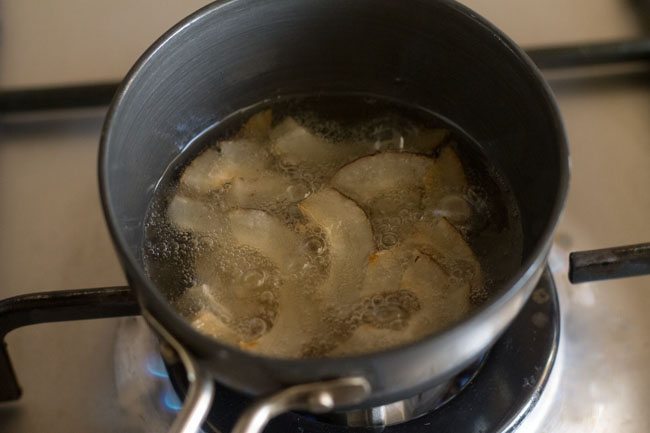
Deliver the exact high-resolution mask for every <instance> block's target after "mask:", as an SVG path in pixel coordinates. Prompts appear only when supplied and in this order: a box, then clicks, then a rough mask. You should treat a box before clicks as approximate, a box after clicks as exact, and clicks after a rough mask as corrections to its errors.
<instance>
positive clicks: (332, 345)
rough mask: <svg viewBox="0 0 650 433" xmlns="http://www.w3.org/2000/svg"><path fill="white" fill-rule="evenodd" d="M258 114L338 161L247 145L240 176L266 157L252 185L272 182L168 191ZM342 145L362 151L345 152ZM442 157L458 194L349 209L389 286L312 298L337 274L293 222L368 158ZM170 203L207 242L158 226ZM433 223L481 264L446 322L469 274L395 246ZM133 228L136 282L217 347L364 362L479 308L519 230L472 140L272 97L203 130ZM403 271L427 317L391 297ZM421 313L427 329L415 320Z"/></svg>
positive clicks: (376, 113) (355, 272) (405, 112)
mask: <svg viewBox="0 0 650 433" xmlns="http://www.w3.org/2000/svg"><path fill="white" fill-rule="evenodd" d="M269 108H270V109H271V110H272V125H273V127H274V128H276V129H277V128H279V126H278V125H281V124H282V122H283V121H284V120H285V119H286V118H287V116H291V117H292V118H294V119H295V120H296V122H297V123H298V124H300V125H301V126H304V127H305V128H306V129H307V130H308V131H310V132H311V133H313V134H315V135H316V136H318V137H320V138H321V139H323V140H325V141H326V142H327V143H331V146H332V147H331V148H332V149H335V150H336V152H340V153H341V154H342V155H349V156H348V157H346V158H340V159H336V158H334V160H332V158H329V156H328V154H324V157H323V159H322V161H319V162H318V163H317V164H313V163H312V164H309V163H305V164H302V163H300V164H296V163H288V162H287V159H286V158H284V157H280V156H279V155H278V154H274V152H272V151H271V146H270V145H269V144H268V143H265V144H264V145H263V146H261V147H260V146H252V147H251V149H253V150H252V151H251V155H250V158H248V156H247V155H244V156H243V160H242V161H243V162H242V164H243V165H246V164H256V162H255V161H259V160H262V159H265V158H266V159H268V161H269V165H268V166H267V167H265V168H264V173H266V172H267V171H268V172H269V173H271V174H272V175H269V176H266V177H265V176H262V180H261V181H260V182H258V183H255V182H252V183H251V182H249V183H246V182H240V181H239V180H236V179H235V180H232V181H229V182H225V183H224V184H223V185H221V186H219V187H218V188H214V189H212V190H210V191H208V192H205V191H204V192H202V193H197V191H192V190H187V189H186V186H184V185H183V184H182V183H181V182H179V179H180V178H181V175H182V174H183V173H184V170H185V168H186V167H188V166H189V164H191V163H192V161H193V160H194V159H195V158H196V157H197V156H198V155H200V154H202V152H203V151H204V150H205V149H206V148H213V149H217V150H219V151H220V152H221V155H224V154H225V153H227V152H229V150H228V149H227V148H226V147H224V146H227V145H226V144H223V143H224V142H225V141H227V140H237V139H240V138H241V137H238V134H240V130H241V128H242V125H244V124H245V122H246V121H247V120H248V119H249V118H250V117H251V115H253V114H255V113H259V112H262V111H263V110H266V109H269ZM430 130H437V131H443V132H444V131H447V132H444V134H443V135H444V137H443V138H440V137H438V138H436V140H439V141H440V145H439V146H437V147H436V148H435V149H430V150H424V149H423V148H415V147H417V146H415V147H413V145H411V148H409V143H410V141H409V138H408V137H411V136H417V134H418V133H419V132H418V131H430ZM434 135H435V134H434ZM354 146H357V147H359V148H361V147H363V148H364V149H365V150H363V151H357V150H356V149H355V148H354ZM445 148H450V149H453V150H454V151H455V153H456V154H457V155H458V157H459V159H460V161H461V162H462V166H463V169H464V172H465V176H466V178H467V184H466V185H465V186H463V187H462V188H461V189H458V188H457V189H450V190H449V191H443V192H444V193H442V198H441V199H436V201H435V205H431V203H429V205H426V206H425V205H423V204H422V203H424V202H425V201H426V200H424V199H422V197H423V195H422V194H423V192H422V190H421V189H419V188H413V189H409V188H404V189H398V190H394V191H387V193H386V194H382V195H381V196H380V197H378V198H377V199H375V201H373V202H372V203H370V204H367V203H366V204H359V207H361V208H363V212H364V213H365V215H366V217H367V218H368V220H369V222H370V224H371V227H372V236H373V242H374V249H375V251H374V252H373V254H372V255H371V256H370V257H369V260H370V261H371V262H372V261H373V260H376V259H377V258H379V259H380V260H385V262H380V263H384V264H388V265H386V266H387V267H386V270H385V275H384V274H379V275H380V277H378V281H379V283H378V286H381V285H382V284H388V283H386V282H387V281H393V280H394V281H395V284H394V287H393V286H390V284H388V286H387V287H388V289H387V290H383V289H382V290H381V291H379V289H377V290H378V291H377V292H375V293H369V294H367V296H358V295H357V293H358V291H359V290H361V288H362V287H363V285H364V281H366V280H367V279H368V277H367V276H365V277H364V272H365V271H364V269H350V268H349V267H348V268H346V267H339V268H337V269H338V270H339V271H340V273H341V274H342V278H341V279H338V280H335V281H337V283H336V284H337V287H336V288H335V289H336V293H337V295H336V296H335V297H331V298H326V297H324V295H323V293H322V292H323V290H322V287H323V286H324V285H327V284H329V283H330V281H331V279H328V274H329V273H331V272H332V269H334V267H335V266H336V264H333V263H334V262H333V261H334V259H333V258H332V257H334V256H333V253H332V251H330V250H331V248H332V245H331V236H332V235H331V233H330V232H328V229H326V228H324V227H320V226H319V225H318V224H314V221H310V219H309V218H307V217H306V216H305V212H304V211H301V204H300V203H301V201H302V200H305V199H306V198H308V197H310V196H313V195H314V194H317V193H319V192H322V191H323V190H325V189H327V188H328V187H329V186H330V182H331V180H332V177H333V176H334V175H335V174H336V173H337V172H338V171H339V170H340V169H341V168H342V167H343V166H346V165H347V164H349V163H351V162H353V161H355V160H357V159H358V158H363V157H367V156H366V155H373V154H381V153H383V152H391V153H411V152H416V153H418V154H421V155H422V158H425V157H426V158H433V159H435V158H441V155H442V153H443V152H446V151H445V150H444V149H445ZM240 156H241V155H236V158H240ZM418 158H419V157H418ZM276 175H278V176H276ZM245 177H246V176H242V178H245ZM380 177H381V173H379V178H380ZM278 179H279V180H278ZM251 185H252V187H254V188H259V189H269V191H271V193H270V195H268V197H271V199H268V198H267V199H259V197H258V195H256V194H255V191H252V192H251V191H249V190H248V189H250V188H252V187H251ZM247 188H248V189H247ZM274 188H275V189H274ZM425 189H426V188H425ZM443 190H444V188H443ZM241 191H245V192H246V194H245V195H243V196H242V197H246V201H245V203H244V205H243V206H241V207H242V209H239V208H238V206H237V205H236V204H235V205H233V203H232V197H233V196H236V197H240V195H239V194H240V193H241ZM177 195H182V196H183V197H187V199H188V200H195V201H196V202H198V203H201V209H202V211H201V212H202V215H204V214H206V212H207V214H208V215H209V218H207V219H205V221H204V223H205V224H204V225H206V224H207V225H208V226H209V229H208V230H203V229H201V230H198V231H197V230H190V229H187V228H185V229H183V228H182V227H180V228H179V226H178V224H176V225H175V224H174V223H172V222H170V220H169V217H168V215H169V214H168V209H169V207H170V203H172V202H173V200H174V197H175V196H177ZM261 195H264V194H261ZM276 197H280V198H277V199H276ZM411 198H413V200H412V201H411ZM418 200H420V201H418ZM423 200H424V201H423ZM414 203H416V204H414ZM240 204H241V203H240ZM376 206H379V207H380V208H381V212H378V211H377V210H376ZM224 215H227V216H229V217H224ZM468 215H469V217H468ZM441 219H444V221H445V222H448V223H450V224H451V225H452V226H453V229H454V230H455V232H457V233H459V234H460V236H462V239H464V241H465V242H466V243H467V245H469V247H470V248H471V250H472V251H473V253H474V254H475V255H476V258H477V260H478V262H479V263H480V272H481V279H480V284H474V285H472V287H470V289H469V291H468V292H467V298H468V302H467V306H465V304H464V303H463V304H462V305H463V306H462V307H458V311H454V309H455V305H461V304H459V303H458V301H457V300H456V301H454V300H453V299H450V300H446V297H447V296H451V298H453V296H452V295H447V293H446V292H445V290H449V287H452V288H455V287H456V286H458V287H460V286H462V285H467V284H468V281H470V280H471V278H470V277H468V275H470V274H472V273H476V269H475V268H474V267H472V266H471V263H468V262H467V261H466V260H463V259H460V260H457V259H456V258H451V259H450V258H449V257H446V256H445V254H442V255H441V254H440V251H427V250H426V248H424V247H420V248H419V249H413V248H411V247H408V248H407V246H406V245H407V244H408V240H407V239H405V238H404V237H405V235H404V233H408V232H409V227H411V226H413V227H415V226H417V225H418V224H421V223H423V222H425V223H428V222H429V221H438V220H441ZM249 220H250V221H249ZM242 221H243V222H242ZM249 223H250V224H253V225H252V226H251V227H252V228H251V230H254V229H255V228H254V227H257V230H259V232H258V233H256V234H255V235H254V236H253V237H254V238H256V239H251V240H249V244H248V245H241V242H240V241H237V240H236V239H235V238H233V231H237V230H238V226H241V225H246V224H249ZM276 223H278V224H280V225H279V227H280V228H279V229H278V228H277V227H275V226H276V225H278V224H276ZM250 224H249V225H250ZM255 224H258V225H257V226H255ZM269 224H271V225H270V226H269ZM273 224H275V225H273ZM247 227H248V226H247ZM269 227H270V228H269ZM284 229H286V232H285V231H284ZM145 230H146V240H145V245H144V258H145V263H146V267H147V272H148V274H149V276H150V278H152V280H153V281H154V282H155V283H156V284H157V285H158V286H159V287H160V288H161V290H162V291H163V292H164V294H165V295H166V296H167V298H168V299H169V300H170V302H172V303H173V304H174V305H175V306H176V308H177V309H178V310H179V311H180V312H181V314H183V315H184V316H185V317H187V318H188V319H189V320H191V321H193V324H194V326H196V327H197V328H199V329H201V330H202V331H203V332H206V333H208V334H210V335H212V336H214V337H215V338H217V339H220V340H222V341H223V342H226V343H229V344H234V345H238V346H239V347H241V348H243V349H246V350H253V351H257V352H260V353H264V354H267V355H271V356H280V357H301V356H302V357H311V356H340V355H349V354H356V353H363V352H369V351H376V350H381V349H385V348H387V347H391V346H395V345H400V344H405V343H408V342H409V341H412V340H413V339H418V338H421V337H422V336H424V335H428V334H431V333H434V332H437V331H439V330H440V329H444V328H445V327H447V326H449V325H450V324H451V323H453V322H455V321H457V320H459V319H460V318H462V317H463V316H465V315H466V314H468V313H469V312H470V310H471V309H473V308H475V307H477V306H479V305H481V304H482V303H483V302H485V300H486V299H488V298H489V296H490V294H492V293H493V292H494V291H495V290H496V288H498V287H500V286H501V284H502V283H503V282H505V280H506V279H507V278H509V277H510V276H512V275H513V274H514V272H515V271H516V270H517V269H518V267H519V265H520V262H521V250H522V234H521V224H520V221H519V214H518V209H517V206H516V202H515V200H514V197H513V196H512V194H511V192H510V188H509V187H508V185H507V182H506V181H505V178H504V177H503V176H501V175H500V174H499V170H498V169H497V168H496V167H495V166H493V165H492V164H491V163H490V162H489V160H488V159H487V158H486V157H485V156H484V154H483V153H482V151H481V148H480V146H479V145H478V144H477V143H476V142H475V141H474V140H472V139H471V137H469V136H468V135H467V134H465V133H464V132H463V131H462V130H460V129H459V128H458V127H457V126H456V125H454V124H452V123H451V122H447V121H445V120H444V119H443V118H441V117H440V116H437V115H435V114H433V113H431V112H428V111H425V110H421V109H417V108H413V107H408V106H404V105H401V104H398V103H395V102H392V101H387V100H384V99H378V98H373V97H365V96H363V97H362V96H322V95H321V96H318V97H300V98H297V97H295V98H284V99H279V100H275V101H272V102H265V103H262V104H258V105H256V106H254V107H251V108H249V109H247V110H244V111H241V112H238V113H235V114H234V115H232V116H230V117H229V118H227V119H225V120H224V121H222V122H220V123H219V124H217V125H215V126H214V127H212V128H210V129H208V130H206V131H205V132H204V133H203V134H201V135H200V136H198V137H196V139H195V140H193V142H192V143H190V144H189V145H188V146H187V149H186V150H185V151H184V152H183V153H182V154H181V155H180V157H179V158H178V159H177V160H175V161H174V162H173V163H172V164H170V166H169V168H168V170H167V171H166V172H165V175H164V176H163V177H162V178H161V180H160V182H159V185H158V188H157V190H156V194H155V199H154V201H153V202H152V204H151V207H150V211H149V214H148V218H147V221H146V224H145ZM265 231H266V232H270V233H276V240H275V243H277V245H274V246H275V247H276V248H266V246H265V244H264V243H260V242H262V241H260V240H259V239H257V238H259V237H261V236H264V235H265V234H266V233H265ZM277 233H282V234H281V235H278V234H277ZM278 236H280V237H279V238H278ZM278 239H279V241H278ZM251 243H252V244H254V245H255V246H257V248H255V247H251V245H250V244H251ZM283 246H285V249H284V250H283V249H282V248H283ZM287 246H288V247H287ZM452 246H453V245H452ZM267 250H268V251H267ZM276 250H277V251H276ZM278 251H279V252H278ZM394 252H399V253H400V254H397V253H395V254H394V255H395V257H397V258H396V259H395V260H393V258H392V256H391V254H393V253H394ZM386 257H388V259H386ZM418 263H419V264H418ZM423 263H424V264H423ZM384 264H382V266H384ZM427 266H428V267H427ZM382 272H384V270H383V268H382ZM436 272H438V273H437V274H436ZM407 273H410V274H408V275H411V274H412V275H413V276H414V278H415V280H413V281H416V283H413V282H411V283H409V284H416V285H417V284H418V283H417V282H418V281H420V284H421V281H425V282H426V281H428V280H427V279H429V280H431V281H434V282H432V283H431V284H432V290H439V292H436V293H439V295H438V296H439V298H440V303H441V304H443V305H441V306H439V307H436V308H435V309H431V310H429V307H428V306H427V305H429V304H427V301H426V300H424V299H423V298H422V296H420V298H422V299H420V298H418V296H417V290H415V289H414V290H410V287H403V284H404V281H405V278H402V279H401V280H400V278H399V277H400V276H403V275H407ZM392 274H396V275H392ZM397 274H399V275H397ZM437 275H438V277H440V276H442V277H440V278H444V284H445V288H444V290H443V289H440V288H436V287H434V286H435V284H438V283H435V281H438V280H436V278H437V277H436V276H437ZM364 278H365V280H364ZM206 281H207V282H209V284H206ZM340 281H344V282H345V284H339V282H340ZM399 281H402V283H401V284H402V286H400V283H399ZM440 281H442V280H440ZM474 281H478V280H476V279H475V280H474ZM366 285H367V284H366ZM407 285H408V284H407ZM339 286H340V287H339ZM371 288H372V287H371ZM363 290H366V289H363ZM454 290H455V289H454ZM332 293H334V292H332ZM463 293H465V292H463ZM463 296H464V295H463ZM422 315H426V316H427V317H426V318H425V319H424V320H423V319H422V318H421V316H422ZM414 317H419V319H417V320H416V319H414ZM437 317H439V320H438V319H437ZM437 320H438V322H437ZM292 322H295V323H292ZM405 335H406V336H405ZM360 336H361V337H360ZM358 340H362V341H363V342H364V344H360V343H359V341H358ZM366 342H369V343H368V344H365V343H366Z"/></svg>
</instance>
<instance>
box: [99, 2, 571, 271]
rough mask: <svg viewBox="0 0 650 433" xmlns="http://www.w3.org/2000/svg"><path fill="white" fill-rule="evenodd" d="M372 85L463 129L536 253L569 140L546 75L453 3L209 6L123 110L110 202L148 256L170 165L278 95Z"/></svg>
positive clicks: (134, 87) (116, 117)
mask: <svg viewBox="0 0 650 433" xmlns="http://www.w3.org/2000/svg"><path fill="white" fill-rule="evenodd" d="M317 91H323V92H327V91H336V92H350V91H354V92H366V93H372V94H376V95H381V96H387V97H391V98H395V99H398V100H400V101H404V102H407V103H410V104H416V105H420V106H422V107H425V108H427V109H429V110H432V111H435V112H437V113H439V114H441V115H443V116H445V117H447V118H448V119H450V120H451V121H453V122H455V123H456V124H458V125H460V127H461V128H463V129H464V130H465V131H467V132H468V133H469V134H470V135H471V136H472V137H474V139H476V140H477V141H478V142H479V143H480V144H481V145H482V146H483V147H484V149H485V152H486V153H487V154H488V156H489V157H490V158H491V159H492V160H493V161H494V162H495V164H496V165H498V166H500V168H501V170H502V171H503V173H505V175H506V176H507V177H508V179H509V181H510V184H511V185H512V186H513V188H514V193H515V196H516V198H517V200H518V201H519V206H520V210H521V217H522V224H523V230H524V260H525V259H526V258H527V257H528V256H530V255H531V254H532V253H533V249H534V247H535V246H536V245H537V244H538V243H539V241H540V238H541V237H542V235H543V232H544V231H545V229H546V228H547V226H548V225H549V224H550V223H549V220H551V219H552V218H551V217H552V213H553V210H554V206H555V205H556V201H557V199H558V194H560V193H561V190H562V187H561V184H560V183H561V182H562V176H561V173H562V167H563V166H564V165H565V164H566V161H565V158H566V156H565V155H564V154H563V153H562V150H561V149H562V144H563V143H562V142H561V140H562V137H561V130H560V129H559V127H558V125H557V123H556V119H555V117H554V113H553V110H552V105H551V104H549V102H548V99H547V95H546V93H545V91H544V89H543V88H542V86H541V85H540V83H539V81H538V79H537V78H536V77H535V76H534V74H533V73H532V72H531V70H530V69H529V67H528V66H527V65H526V64H525V63H524V62H522V61H521V59H520V58H518V56H517V55H516V54H513V52H512V51H511V50H510V49H509V48H508V47H507V46H506V45H504V43H503V41H502V40H501V38H500V37H499V36H498V35H496V34H494V33H492V31H491V30H490V29H489V28H487V27H484V26H483V25H482V24H481V23H480V21H478V22H477V21H475V20H474V18H473V17H472V15H471V14H466V13H465V12H462V9H459V7H458V6H457V5H455V4H453V3H450V2H446V1H440V2H436V1H418V0H409V1H394V0H357V1H354V2H351V1H348V0H275V1H273V2H267V1H263V0H236V1H230V2H225V3H223V4H221V5H220V6H219V7H218V8H215V9H212V10H211V11H209V12H207V11H206V12H204V13H203V15H201V16H200V17H199V18H197V19H195V20H194V21H192V22H189V23H186V24H185V25H184V26H182V27H180V28H177V29H176V30H175V34H174V35H173V37H171V38H170V39H169V40H167V41H166V42H165V43H164V44H163V45H162V46H160V47H158V48H157V49H156V50H155V51H150V52H149V53H148V58H146V60H145V61H144V63H142V64H141V65H140V69H139V70H138V72H137V73H136V74H135V75H134V76H133V77H132V79H131V81H130V82H129V83H128V87H127V89H126V92H125V94H124V96H123V98H122V100H121V103H120V104H119V106H118V107H117V109H116V110H115V111H114V113H113V119H112V127H111V131H110V134H109V136H108V137H107V143H106V144H107V146H106V149H105V153H104V161H103V163H102V164H103V168H104V176H105V182H106V185H107V189H106V191H105V199H106V201H107V205H108V206H109V207H110V208H112V209H113V213H114V217H115V218H116V219H117V227H118V230H119V231H121V233H122V235H123V236H124V237H125V239H126V240H127V243H128V248H129V249H130V250H131V253H132V254H133V256H134V257H136V258H139V259H140V260H141V252H140V246H141V243H142V236H143V227H142V224H143V219H144V215H145V213H146V210H147V206H148V204H149V202H150V199H151V198H152V194H153V190H154V188H155V185H156V183H157V181H158V180H159V177H160V176H161V174H162V172H163V170H164V169H165V168H166V167H167V165H168V164H169V163H170V162H171V161H172V160H173V159H174V158H175V157H176V156H177V155H178V153H179V152H181V151H182V150H183V148H184V147H185V146H186V144H187V143H188V141H189V140H190V139H191V138H192V137H194V136H195V135H197V134H198V133H199V132H201V131H203V130H204V129H205V128H206V127H208V126H210V125H212V124H213V123H214V122H216V121H218V120H219V119H221V118H223V117H225V116H227V115H228V114H230V113H232V112H233V111H235V110H238V109H241V108H244V107H246V106H249V105H251V104H254V103H256V102H259V101H261V100H263V99H266V98H270V97H273V96H275V95H286V94H296V93H314V92H317Z"/></svg>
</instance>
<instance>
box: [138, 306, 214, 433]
mask: <svg viewBox="0 0 650 433" xmlns="http://www.w3.org/2000/svg"><path fill="white" fill-rule="evenodd" d="M142 315H143V316H144V317H145V319H147V322H149V324H150V325H151V327H152V328H153V329H154V330H155V331H156V332H157V333H158V335H159V336H161V337H162V339H163V342H162V343H161V354H162V356H163V357H164V358H166V359H167V360H168V361H169V362H177V361H178V360H180V361H181V362H182V363H183V366H184V367H185V371H186V372H187V381H188V383H189V388H188V390H187V395H186V396H185V400H184V401H183V408H182V409H181V411H180V412H179V413H178V415H177V416H176V419H175V420H174V422H173V423H172V426H171V427H170V429H169V431H168V432H167V433H200V432H201V426H202V425H203V422H204V421H205V418H206V417H207V416H208V413H209V412H210V407H211V406H212V400H213V399H214V378H213V377H212V375H211V374H210V372H209V370H208V369H207V368H205V367H204V366H203V365H201V364H200V363H199V362H198V361H197V360H196V359H195V358H194V356H192V355H191V354H190V353H189V352H188V351H187V350H186V349H185V348H184V347H183V345H182V344H181V343H179V342H178V340H176V338H174V336H173V335H171V334H170V333H169V332H168V331H167V329H165V327H164V326H162V325H161V324H160V323H159V322H158V321H157V320H156V319H155V318H154V317H153V316H152V315H151V314H150V313H149V312H148V311H147V310H146V309H145V310H143V311H142Z"/></svg>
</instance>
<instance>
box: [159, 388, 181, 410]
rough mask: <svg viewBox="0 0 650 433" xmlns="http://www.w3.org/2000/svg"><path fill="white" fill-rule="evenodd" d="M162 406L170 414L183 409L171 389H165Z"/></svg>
mask: <svg viewBox="0 0 650 433" xmlns="http://www.w3.org/2000/svg"><path fill="white" fill-rule="evenodd" d="M163 404H164V405H165V407H166V408H167V410H169V411H171V412H178V411H179V410H181V408H182V407H183V404H182V403H181V401H180V400H179V399H178V396H177V395H176V393H175V392H174V390H173V389H172V388H171V387H169V388H167V389H166V390H165V393H164V394H163Z"/></svg>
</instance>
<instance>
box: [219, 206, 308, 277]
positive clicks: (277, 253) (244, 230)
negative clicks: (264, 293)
mask: <svg viewBox="0 0 650 433" xmlns="http://www.w3.org/2000/svg"><path fill="white" fill-rule="evenodd" d="M228 220H229V221H230V230H231V233H232V237H233V239H234V241H235V243H237V244H239V245H246V246H248V247H250V248H253V249H255V250H257V251H259V252H260V254H262V256H264V257H266V258H268V259H269V260H270V261H271V262H272V263H273V264H274V265H275V266H277V267H278V269H279V270H280V272H281V273H282V276H283V277H284V278H292V277H293V278H295V277H296V276H297V275H298V274H299V273H300V272H301V271H302V270H303V269H304V267H305V265H306V264H307V257H306V256H305V254H304V253H303V248H302V240H301V238H300V236H299V235H298V234H297V233H295V232H293V231H292V230H291V229H289V228H288V227H287V226H285V225H284V224H283V223H282V222H281V221H280V220H279V219H277V218H275V217H274V216H272V215H270V214H268V213H266V212H264V211H261V210H253V209H237V210H233V211H230V212H228Z"/></svg>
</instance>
